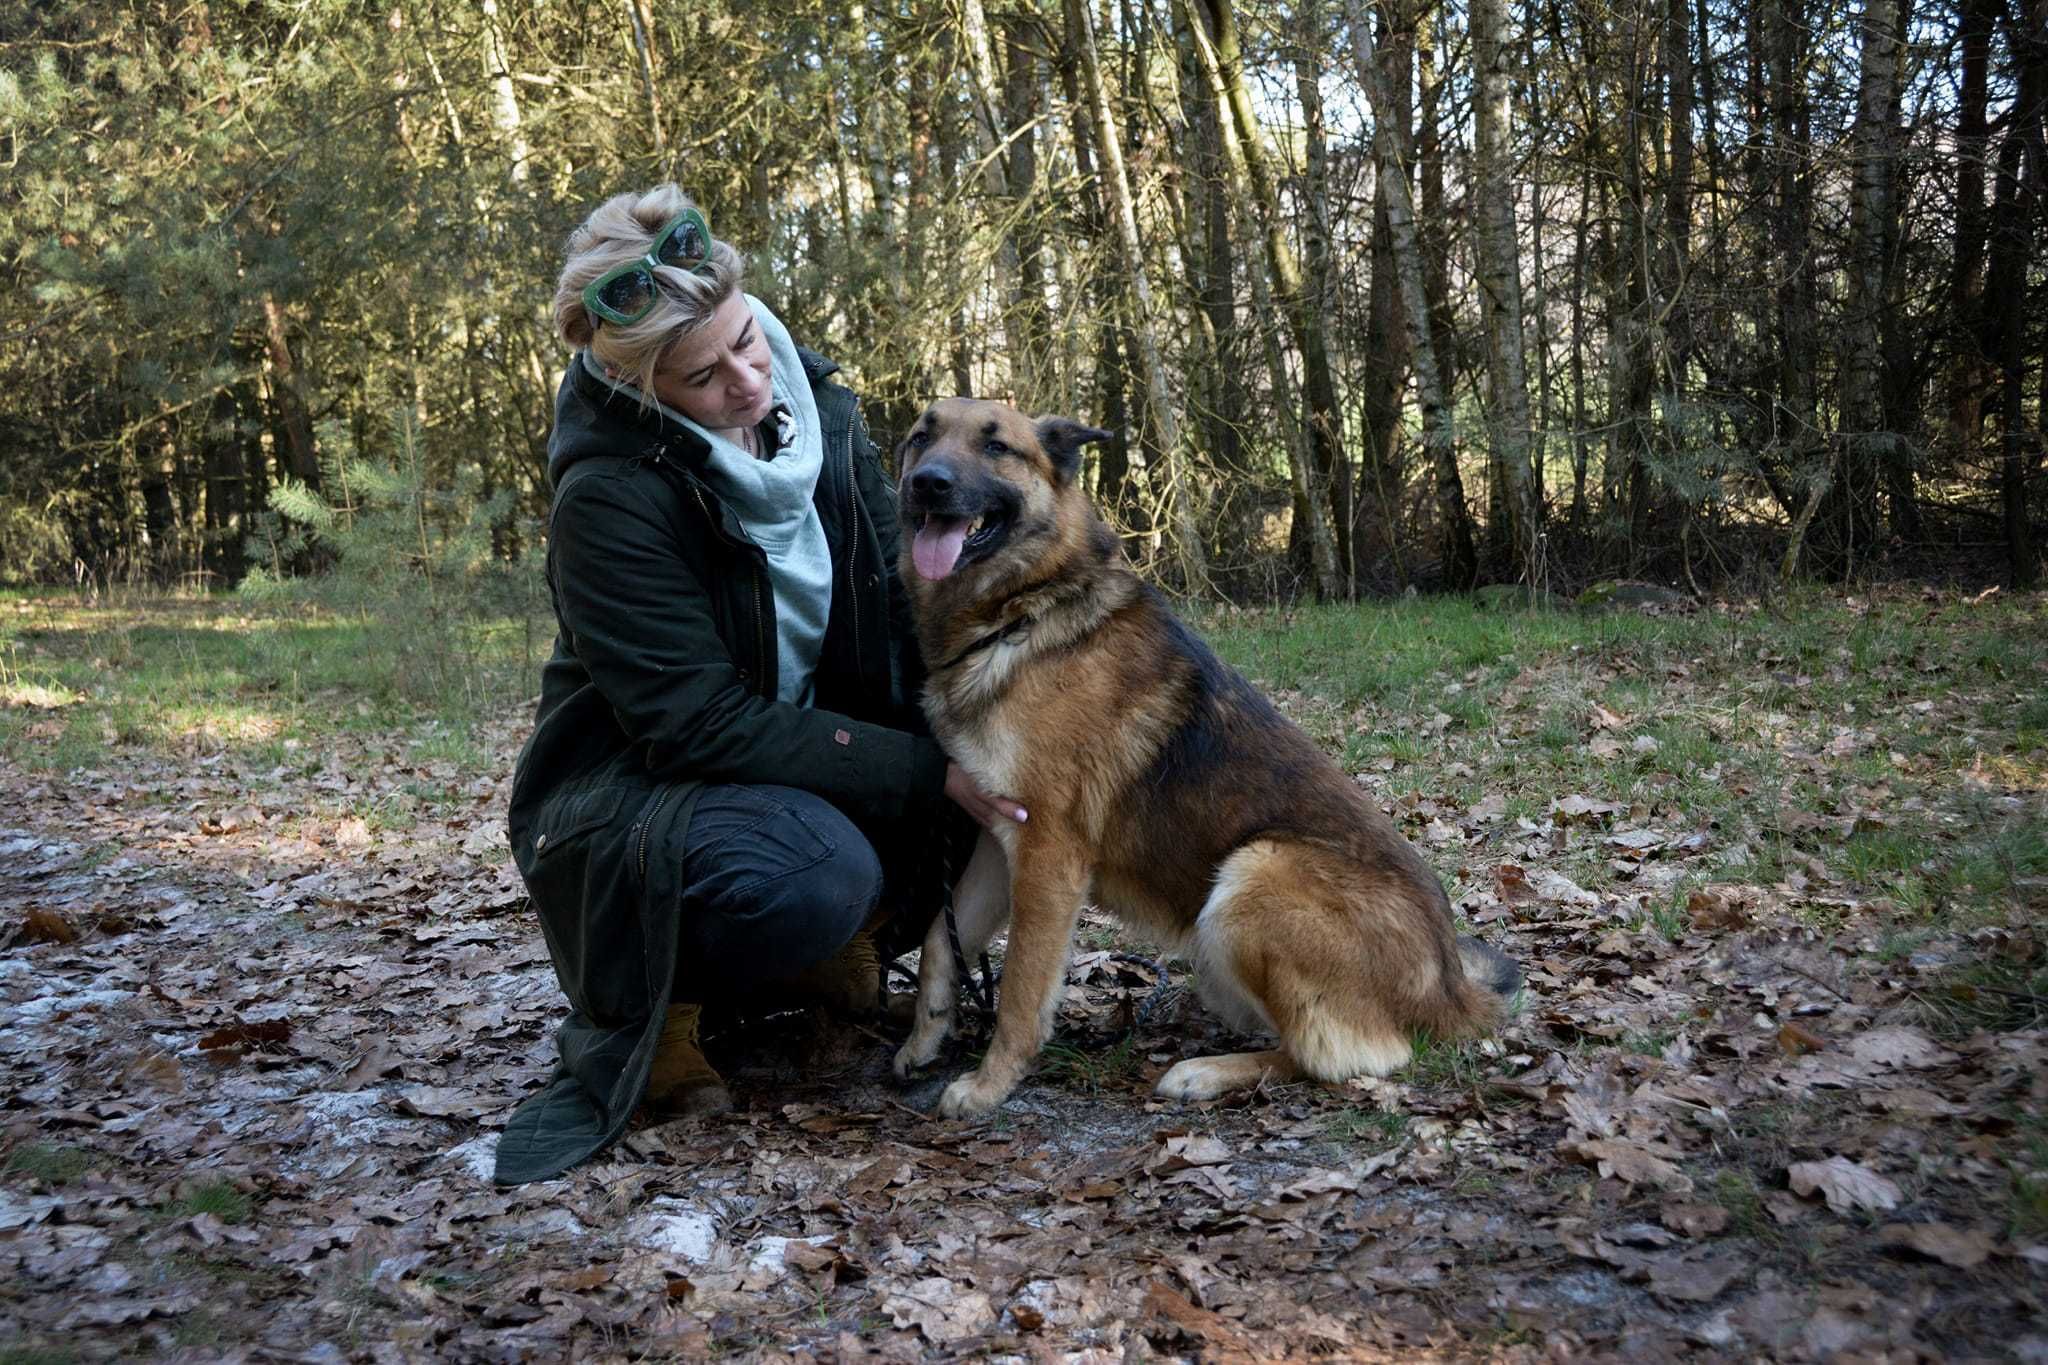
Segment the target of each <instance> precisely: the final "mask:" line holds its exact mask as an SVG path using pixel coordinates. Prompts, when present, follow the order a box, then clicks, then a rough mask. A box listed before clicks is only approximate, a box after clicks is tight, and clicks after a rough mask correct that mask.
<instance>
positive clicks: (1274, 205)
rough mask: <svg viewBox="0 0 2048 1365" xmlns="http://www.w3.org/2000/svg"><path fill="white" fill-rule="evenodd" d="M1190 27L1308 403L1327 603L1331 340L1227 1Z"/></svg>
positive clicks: (1338, 552)
mask: <svg viewBox="0 0 2048 1365" xmlns="http://www.w3.org/2000/svg"><path fill="white" fill-rule="evenodd" d="M1190 12H1191V14H1192V15H1193V16H1194V22H1193V23H1191V24H1190V28H1191V30H1192V31H1193V33H1194V35H1195V37H1196V42H1197V46H1198V47H1199V48H1201V49H1202V53H1203V62H1204V64H1205V65H1206V66H1207V67H1208V68H1209V70H1210V71H1211V72H1213V76H1212V79H1213V80H1215V81H1216V83H1217V85H1216V89H1217V96H1218V98H1217V103H1218V104H1219V105H1221V106H1222V107H1224V108H1225V109H1227V110H1228V111H1229V114H1230V117H1229V119H1228V122H1229V124H1230V126H1231V129H1232V133H1233V135H1234V140H1235V142H1236V146H1237V151H1238V156H1237V161H1238V164H1239V165H1240V166H1241V167H1242V169H1243V172H1244V175H1245V178H1246V180H1247V181H1248V182H1249V189H1250V191H1251V197H1252V201H1253V203H1254V204H1255V205H1256V206H1257V208H1258V211H1259V217H1260V219H1261V226H1262V227H1263V228H1264V230H1265V241H1266V262H1267V265H1268V267H1269V268H1270V269H1271V271H1272V275H1273V301H1274V303H1275V305H1276V306H1277V307H1278V308H1279V309H1280V312H1281V315H1282V317H1284V318H1285V319H1286V322H1287V326H1288V330H1289V332H1290V333H1292V336H1293V340H1294V345H1295V349H1296V351H1297V352H1299V353H1300V355H1301V366H1302V389H1303V392H1304V394H1305V396H1306V397H1307V399H1308V430H1309V445H1310V449H1311V451H1312V452H1313V454H1312V456H1311V459H1312V462H1313V464H1314V471H1313V474H1312V478H1311V483H1310V486H1311V488H1313V489H1315V491H1316V494H1317V496H1316V497H1315V500H1314V501H1313V503H1312V504H1311V506H1312V507H1313V508H1314V509H1315V511H1314V515H1313V517H1312V519H1311V526H1310V542H1309V543H1310V546H1311V556H1312V557H1313V555H1314V553H1315V551H1314V548H1313V547H1314V545H1315V543H1316V537H1318V536H1322V535H1329V536H1330V537H1331V540H1332V559H1331V562H1330V564H1329V566H1328V571H1327V572H1325V570H1324V569H1323V568H1321V567H1319V568H1318V569H1317V571H1316V578H1317V586H1318V591H1319V592H1321V593H1323V594H1324V595H1325V596H1326V597H1329V598H1332V599H1341V598H1342V597H1343V596H1345V592H1344V585H1343V582H1342V578H1341V574H1342V571H1343V565H1344V564H1345V562H1346V560H1347V554H1346V551H1347V546H1346V544H1345V543H1344V542H1343V541H1342V540H1340V539H1339V538H1338V532H1337V531H1336V530H1335V529H1334V527H1335V525H1336V524H1338V523H1339V522H1340V521H1341V522H1343V523H1348V521H1349V514H1348V513H1340V512H1338V511H1337V510H1336V509H1335V508H1334V507H1333V506H1332V505H1331V501H1330V499H1331V496H1332V488H1333V485H1334V483H1335V482H1336V474H1337V468H1338V466H1339V465H1340V464H1341V463H1343V461H1344V458H1345V457H1344V428H1343V417H1342V414H1341V413H1339V411H1338V409H1337V392H1336V384H1335V382H1334V381H1333V379H1332V377H1331V373H1330V352H1329V339H1328V336H1327V334H1326V333H1325V331H1324V328H1323V321H1322V319H1321V318H1320V317H1319V316H1317V315H1316V314H1315V313H1314V311H1313V310H1312V309H1311V307H1310V305H1309V295H1308V291H1307V287H1306V285H1305V283H1304V281H1303V278H1302V272H1301V265H1300V262H1298V261H1297V260H1296V259H1295V255H1294V247H1293V246H1292V244H1291V243H1289V241H1288V240H1287V225H1286V220H1285V219H1284V218H1283V217H1282V216H1281V209H1280V196H1279V189H1278V186H1277V184H1276V183H1275V180H1274V176H1273V171H1272V168H1271V166H1270V165H1269V163H1268V162H1267V159H1266V149H1265V140H1264V131H1263V130H1262V128H1261V127H1260V124H1259V120H1258V115H1257V113H1256V112H1255V111H1254V110H1253V108H1252V99H1251V91H1250V89H1249V88H1248V87H1247V86H1246V84H1245V79H1244V63H1243V57H1242V55H1241V54H1240V53H1239V51H1238V44H1237V21H1236V18H1235V15H1234V14H1233V12H1232V9H1231V3H1230V0H1193V3H1192V4H1191V6H1190ZM1325 516H1328V517H1329V518H1330V522H1331V523H1332V525H1331V526H1329V527H1325V528H1324V529H1322V530H1317V529H1316V528H1315V527H1314V525H1313V522H1314V521H1319V520H1322V519H1323V517H1325Z"/></svg>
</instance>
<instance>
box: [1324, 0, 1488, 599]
mask: <svg viewBox="0 0 2048 1365" xmlns="http://www.w3.org/2000/svg"><path fill="white" fill-rule="evenodd" d="M1345 9H1346V17H1347V18H1349V20H1350V22H1351V48H1352V53H1353V55H1354V56H1355V58H1356V60H1357V63H1358V77H1359V83H1360V84H1361V85H1363V86H1364V87H1365V92H1366V99H1367V101H1368V103H1370V104H1371V106H1372V110H1373V152H1374V155H1375V156H1376V157H1377V159H1378V169H1379V177H1380V181H1381V183H1382V184H1384V185H1385V186H1386V187H1387V222H1388V227H1389V230H1390V231H1391V233H1392V235H1393V243H1394V261H1395V268H1396V270H1397V271H1398V273H1399V274H1400V278H1401V300H1402V303H1403V304H1404V305H1405V309H1406V312H1407V315H1408V345H1409V351H1410V354H1411V356H1412V357H1413V360H1414V364H1415V381H1416V387H1417V388H1418V389H1419V390H1420V393H1421V399H1422V442H1423V446H1424V448H1425V449H1427V450H1428V452H1429V458H1430V464H1431V467H1432V468H1433V469H1434V470H1435V471H1436V502H1437V515H1438V518H1439V520H1440V521H1441V523H1442V525H1441V528H1440V531H1441V534H1442V537H1443V566H1444V567H1443V576H1444V581H1445V583H1446V584H1447V585H1448V586H1450V587H1453V588H1457V589H1465V588H1469V587H1471V586H1472V585H1473V583H1474V582H1475V581H1477V578H1478V571H1479V555H1478V551H1477V549H1476V548H1475V547H1474V545H1473V542H1472V520H1471V514H1470V513H1469V512H1468V511H1467V510H1466V507H1465V484H1464V480H1463V478H1462V477H1461V476H1460V475H1459V473H1458V451H1457V445H1456V442H1455V439H1454V437H1453V433H1452V429H1451V405H1450V398H1449V395H1448V394H1446V393H1445V391H1444V385H1443V379H1442V377H1441V375H1440V374H1439V372H1438V370H1437V363H1436V347H1435V345H1434V343H1433V342H1432V341H1431V338H1430V321H1429V296H1428V293H1427V291H1426V289H1425V287H1424V284H1423V260H1422V245H1421V243H1420V242H1419V241H1418V240H1417V238H1416V232H1415V203H1414V200H1413V199H1412V198H1411V197H1410V195H1409V193H1408V175H1407V170H1406V168H1405V167H1404V166H1403V165H1402V162H1401V149H1400V148H1399V147H1398V146H1397V145H1396V144H1395V136H1394V124H1393V122H1392V120H1391V119H1390V118H1388V117H1387V116H1386V114H1383V113H1382V112H1381V111H1382V110H1386V111H1391V110H1392V109H1393V107H1394V95H1393V93H1392V92H1391V91H1390V90H1389V89H1388V88H1387V84H1388V83H1387V80H1386V73H1385V72H1383V71H1381V70H1380V68H1379V65H1378V62H1377V59H1376V57H1375V54H1374V51H1373V34H1372V17H1371V15H1370V14H1368V13H1367V12H1366V9H1365V3H1364V0H1345Z"/></svg>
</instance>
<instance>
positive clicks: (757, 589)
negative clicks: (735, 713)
mask: <svg viewBox="0 0 2048 1365" xmlns="http://www.w3.org/2000/svg"><path fill="white" fill-rule="evenodd" d="M690 492H691V494H692V495H693V496H695V497H696V499H697V506H698V507H700V508H702V509H703V512H704V520H705V522H706V523H707V524H709V525H710V526H711V528H712V529H713V530H714V531H717V532H718V534H719V535H721V536H725V531H724V530H723V529H722V528H721V527H720V526H719V524H718V518H717V517H716V516H714V515H713V514H712V511H711V503H710V501H709V499H707V498H706V497H705V496H704V490H703V489H701V488H699V487H698V486H697V483H696V481H695V480H694V479H693V480H691V481H690ZM725 538H726V539H728V540H730V539H731V537H730V536H726V537H725ZM748 548H749V549H751V550H753V551H754V553H755V555H756V559H755V561H754V649H755V651H756V653H755V659H756V661H757V662H758V663H759V664H760V667H761V678H762V681H763V682H764V683H765V682H766V681H767V677H768V664H767V660H769V659H771V658H773V657H774V656H773V655H771V654H769V653H768V645H767V639H768V637H767V635H766V634H765V633H764V632H763V631H762V629H761V579H762V577H763V576H764V575H765V573H766V570H764V569H763V568H762V567H761V559H760V558H759V556H760V554H761V547H760V546H758V545H754V544H752V543H751V542H748ZM761 695H762V696H766V695H768V694H767V692H766V691H765V690H764V691H763V692H762V694H761Z"/></svg>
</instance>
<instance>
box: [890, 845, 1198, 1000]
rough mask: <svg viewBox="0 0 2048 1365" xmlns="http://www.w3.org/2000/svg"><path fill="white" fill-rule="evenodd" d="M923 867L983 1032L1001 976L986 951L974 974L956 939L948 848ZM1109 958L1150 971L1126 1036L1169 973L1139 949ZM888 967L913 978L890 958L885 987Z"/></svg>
mask: <svg viewBox="0 0 2048 1365" xmlns="http://www.w3.org/2000/svg"><path fill="white" fill-rule="evenodd" d="M977 837H978V835H977ZM924 867H925V869H926V871H927V873H928V874H929V873H930V872H931V871H932V870H934V869H936V871H937V873H938V877H939V886H938V897H939V907H940V912H941V913H942V914H943V915H944V916H945V917H946V946H947V947H948V948H949V949H950V950H951V952H952V954H953V970H954V971H955V973H956V975H955V977H954V983H955V986H954V988H955V991H956V993H957V995H958V997H959V998H962V999H964V1000H965V1001H966V1003H967V1004H968V1005H970V1006H971V1007H972V1008H973V1009H974V1011H975V1012H976V1014H978V1015H979V1016H980V1031H981V1032H982V1033H984V1034H986V1033H987V1032H988V1031H989V1030H990V1029H991V1028H992V1027H993V1026H994V1023H995V1017H996V986H997V985H998V983H1000V982H1001V980H1002V973H1000V972H999V971H997V970H996V968H995V966H994V964H993V963H991V962H990V961H989V956H988V953H987V952H986V951H984V952H982V953H981V954H980V955H979V957H980V961H981V972H980V974H979V975H978V976H977V975H976V973H975V971H974V966H973V964H972V963H970V962H969V961H968V959H967V947H966V945H965V944H964V943H962V942H961V941H960V918H959V915H958V913H957V912H956V911H955V910H954V907H953V883H954V874H953V859H952V857H951V855H950V851H949V850H948V849H946V848H945V847H944V846H943V845H941V847H939V848H938V849H937V850H936V851H934V853H933V854H932V855H931V856H930V857H929V858H927V859H926V860H925V861H924ZM1109 960H1110V961H1112V962H1122V963H1127V964H1129V965H1131V966H1134V967H1142V968H1144V969H1145V970H1147V971H1149V972H1151V973H1152V978H1153V981H1152V989H1151V990H1150V991H1148V992H1146V994H1145V998H1144V999H1143V1000H1141V1001H1139V1002H1138V1005H1137V1008H1136V1009H1135V1010H1133V1011H1132V1014H1131V1027H1130V1029H1129V1030H1128V1031H1127V1033H1126V1036H1128V1034H1129V1033H1131V1032H1136V1031H1137V1029H1139V1028H1140V1027H1142V1026H1143V1025H1144V1024H1145V1023H1146V1021H1147V1020H1149V1019H1150V1018H1151V1015H1152V1011H1153V1010H1154V1009H1155V1008H1157V1006H1158V1005H1159V1002H1160V1001H1162V1000H1164V999H1165V998H1166V996H1167V994H1168V993H1169V991H1170V990H1171V989H1172V987H1173V974H1172V973H1171V972H1169V971H1168V970H1167V969H1166V964H1165V963H1164V962H1162V961H1160V960H1159V959H1158V958H1156V957H1147V956H1146V955H1144V954H1143V953H1111V954H1110V955H1109ZM892 967H893V968H894V969H895V970H897V971H899V972H901V973H903V975H904V977H905V978H906V979H909V980H911V981H912V982H915V981H916V977H915V975H914V974H913V973H912V972H911V971H910V969H909V968H907V967H905V966H903V965H902V964H901V963H898V962H895V961H893V960H892V961H889V962H886V963H884V964H883V967H882V973H883V987H884V989H885V990H886V989H887V984H888V972H889V970H890V968H892Z"/></svg>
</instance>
